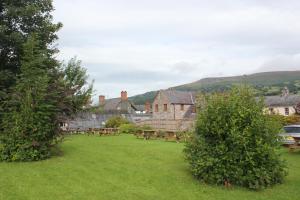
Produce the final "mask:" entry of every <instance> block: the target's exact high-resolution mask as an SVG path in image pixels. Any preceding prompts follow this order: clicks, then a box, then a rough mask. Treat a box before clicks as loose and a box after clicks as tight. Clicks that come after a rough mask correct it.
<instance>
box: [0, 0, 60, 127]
mask: <svg viewBox="0 0 300 200" xmlns="http://www.w3.org/2000/svg"><path fill="white" fill-rule="evenodd" d="M51 11H53V6H52V1H51V0H43V1H41V0H22V1H16V0H2V1H1V3H0V122H1V119H2V116H3V114H4V113H5V112H8V111H9V109H10V108H8V107H7V106H5V105H4V104H2V103H1V102H4V101H5V100H6V99H7V98H9V96H10V94H9V93H10V89H11V87H14V86H15V84H16V81H17V77H18V75H19V74H20V69H21V67H20V66H21V60H22V56H23V55H24V49H23V47H24V43H26V41H28V38H29V37H30V36H31V35H32V34H33V33H34V34H36V36H37V38H38V40H39V47H40V49H43V51H44V54H45V56H46V57H47V58H48V59H47V63H45V64H46V65H47V67H48V68H51V69H54V68H56V67H57V66H58V62H57V61H56V60H55V59H54V58H52V55H53V54H54V53H55V52H56V51H57V49H56V48H55V46H53V43H54V42H55V41H56V39H57V38H58V37H57V35H56V32H57V31H58V30H59V29H60V28H61V27H62V24H61V23H57V24H55V23H52V16H51Z"/></svg>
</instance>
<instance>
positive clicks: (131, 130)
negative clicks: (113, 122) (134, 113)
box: [119, 124, 137, 134]
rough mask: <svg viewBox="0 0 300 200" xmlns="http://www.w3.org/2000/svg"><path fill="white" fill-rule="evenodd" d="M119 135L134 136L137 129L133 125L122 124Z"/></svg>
mask: <svg viewBox="0 0 300 200" xmlns="http://www.w3.org/2000/svg"><path fill="white" fill-rule="evenodd" d="M119 129H120V133H125V134H135V132H136V130H137V128H136V126H135V125H134V124H122V125H121V126H120V127H119Z"/></svg>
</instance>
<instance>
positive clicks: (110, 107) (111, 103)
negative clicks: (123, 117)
mask: <svg viewBox="0 0 300 200" xmlns="http://www.w3.org/2000/svg"><path fill="white" fill-rule="evenodd" d="M129 105H130V106H131V107H132V108H133V109H134V110H137V108H136V106H135V105H134V104H133V103H132V102H131V101H129V100H127V101H121V98H113V99H108V100H106V101H105V104H104V107H103V109H104V111H118V107H120V110H124V109H125V110H127V107H129Z"/></svg>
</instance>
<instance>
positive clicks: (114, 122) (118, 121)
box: [105, 116, 130, 128]
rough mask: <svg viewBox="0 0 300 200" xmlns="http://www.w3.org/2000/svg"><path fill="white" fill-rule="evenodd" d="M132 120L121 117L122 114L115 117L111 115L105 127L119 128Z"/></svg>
mask: <svg viewBox="0 0 300 200" xmlns="http://www.w3.org/2000/svg"><path fill="white" fill-rule="evenodd" d="M129 123H130V122H129V121H128V120H127V119H125V118H123V117H121V116H115V117H111V118H109V119H108V120H107V121H106V123H105V127H106V128H119V127H120V126H121V125H122V124H129Z"/></svg>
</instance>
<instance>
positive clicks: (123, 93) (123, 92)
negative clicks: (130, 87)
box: [121, 91, 128, 101]
mask: <svg viewBox="0 0 300 200" xmlns="http://www.w3.org/2000/svg"><path fill="white" fill-rule="evenodd" d="M121 100H122V101H127V100H128V97H127V92H126V91H122V92H121Z"/></svg>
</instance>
